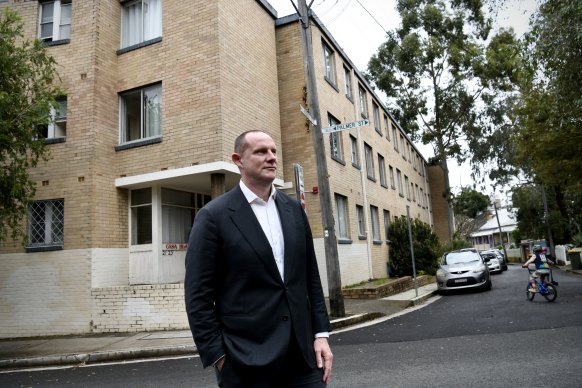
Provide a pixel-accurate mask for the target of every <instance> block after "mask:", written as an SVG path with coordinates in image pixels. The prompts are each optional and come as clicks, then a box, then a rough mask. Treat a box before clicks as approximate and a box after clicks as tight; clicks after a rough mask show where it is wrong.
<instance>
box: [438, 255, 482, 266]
mask: <svg viewBox="0 0 582 388" xmlns="http://www.w3.org/2000/svg"><path fill="white" fill-rule="evenodd" d="M476 261H479V257H478V256H477V255H475V253H474V252H449V253H447V254H446V255H445V256H444V257H443V264H445V265H452V264H462V263H463V264H464V263H473V262H476Z"/></svg>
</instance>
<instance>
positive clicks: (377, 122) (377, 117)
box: [372, 102, 382, 136]
mask: <svg viewBox="0 0 582 388" xmlns="http://www.w3.org/2000/svg"><path fill="white" fill-rule="evenodd" d="M372 111H373V113H374V129H375V130H376V132H378V133H379V134H380V136H382V127H381V124H380V109H379V108H378V104H376V103H375V102H372Z"/></svg>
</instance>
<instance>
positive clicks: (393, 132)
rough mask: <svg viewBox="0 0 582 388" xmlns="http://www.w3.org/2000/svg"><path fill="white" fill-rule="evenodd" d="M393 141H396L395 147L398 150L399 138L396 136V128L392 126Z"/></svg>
mask: <svg viewBox="0 0 582 388" xmlns="http://www.w3.org/2000/svg"><path fill="white" fill-rule="evenodd" d="M392 141H393V142H394V149H395V150H396V152H398V138H397V137H396V128H395V127H392Z"/></svg>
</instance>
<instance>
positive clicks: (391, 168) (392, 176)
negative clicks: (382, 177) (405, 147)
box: [388, 166, 396, 189]
mask: <svg viewBox="0 0 582 388" xmlns="http://www.w3.org/2000/svg"><path fill="white" fill-rule="evenodd" d="M388 170H389V171H390V187H391V188H393V189H396V185H395V183H394V168H393V167H392V166H388Z"/></svg>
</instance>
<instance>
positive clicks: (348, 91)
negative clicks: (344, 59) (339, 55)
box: [344, 66, 352, 100]
mask: <svg viewBox="0 0 582 388" xmlns="http://www.w3.org/2000/svg"><path fill="white" fill-rule="evenodd" d="M344 81H345V88H346V97H347V98H349V99H350V100H351V99H352V72H351V71H350V69H348V68H347V67H345V66H344Z"/></svg>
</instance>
